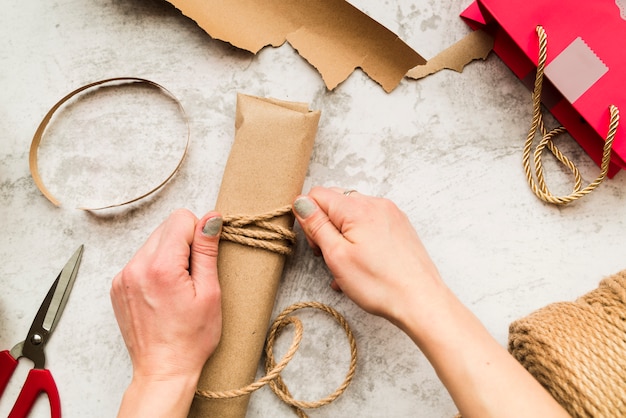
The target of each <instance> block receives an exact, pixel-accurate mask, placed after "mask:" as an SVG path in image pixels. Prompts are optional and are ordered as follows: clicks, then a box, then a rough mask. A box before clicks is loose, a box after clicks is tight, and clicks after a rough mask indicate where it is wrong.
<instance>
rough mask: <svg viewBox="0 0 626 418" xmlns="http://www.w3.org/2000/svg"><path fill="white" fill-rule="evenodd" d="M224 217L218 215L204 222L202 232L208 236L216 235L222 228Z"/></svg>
mask: <svg viewBox="0 0 626 418" xmlns="http://www.w3.org/2000/svg"><path fill="white" fill-rule="evenodd" d="M222 222H223V221H222V218H221V217H219V216H216V217H215V218H211V219H209V220H208V221H206V223H205V224H204V228H202V233H203V234H204V235H206V236H208V237H214V236H216V235H217V234H218V233H219V232H220V229H221V228H222Z"/></svg>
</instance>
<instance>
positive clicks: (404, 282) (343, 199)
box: [293, 187, 445, 324]
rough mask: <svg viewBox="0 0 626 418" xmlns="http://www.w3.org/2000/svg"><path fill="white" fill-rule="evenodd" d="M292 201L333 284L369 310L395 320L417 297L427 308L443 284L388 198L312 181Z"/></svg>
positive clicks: (415, 234)
mask: <svg viewBox="0 0 626 418" xmlns="http://www.w3.org/2000/svg"><path fill="white" fill-rule="evenodd" d="M293 206H294V212H295V214H296V218H297V219H298V222H299V223H300V225H301V226H302V229H303V230H304V233H305V234H306V237H307V240H308V242H309V244H310V245H311V247H312V248H313V249H314V251H315V252H316V253H317V254H319V255H323V257H324V261H325V262H326V264H327V265H328V267H329V269H330V271H331V273H332V274H333V276H334V281H333V283H332V284H331V286H332V287H333V288H334V289H336V290H341V291H343V292H344V293H345V294H346V295H347V296H348V297H349V298H350V299H352V300H353V301H354V302H355V303H356V304H357V305H359V306H360V307H361V308H363V309H364V310H366V311H367V312H369V313H372V314H375V315H379V316H382V317H385V318H387V319H389V320H390V321H391V322H393V323H396V324H398V322H399V321H400V320H401V319H402V317H403V316H404V314H405V313H406V310H407V309H411V308H410V307H411V306H413V309H414V305H415V302H416V298H417V299H419V300H420V301H421V303H423V304H424V305H422V307H423V308H424V309H427V308H428V305H429V303H430V302H431V301H432V299H431V296H432V294H433V292H439V291H442V290H444V289H445V285H444V284H443V282H442V281H441V279H440V276H439V273H438V271H437V268H436V267H435V265H434V264H433V262H432V261H431V260H430V257H429V256H428V254H427V252H426V249H425V248H424V246H423V245H422V243H421V241H420V239H419V237H418V235H417V233H416V232H415V229H414V228H413V226H412V225H411V223H410V222H409V220H408V218H407V216H406V215H405V214H404V213H403V212H402V211H401V210H400V209H398V207H397V206H396V205H395V204H394V203H393V202H391V201H390V200H387V199H382V198H376V197H370V196H365V195H362V194H360V193H358V192H352V193H349V194H348V195H345V194H344V191H343V190H342V189H339V188H323V187H315V188H313V189H312V190H311V191H310V192H309V194H308V195H302V196H299V197H298V198H297V199H296V200H295V202H294V205H293Z"/></svg>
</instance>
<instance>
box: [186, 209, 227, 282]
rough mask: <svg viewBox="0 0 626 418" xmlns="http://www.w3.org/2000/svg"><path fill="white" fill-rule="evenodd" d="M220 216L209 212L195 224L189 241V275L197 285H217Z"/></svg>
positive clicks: (220, 228) (220, 229)
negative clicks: (190, 241)
mask: <svg viewBox="0 0 626 418" xmlns="http://www.w3.org/2000/svg"><path fill="white" fill-rule="evenodd" d="M222 222H223V220H222V217H221V215H220V214H219V213H217V212H209V213H207V214H206V215H204V216H203V217H202V219H200V221H199V222H198V223H197V224H196V228H195V231H194V236H193V242H192V243H191V261H190V263H191V266H190V272H191V277H192V279H193V280H194V282H195V283H196V285H197V286H209V287H214V286H219V284H218V278H217V277H218V276H217V254H218V248H219V242H220V233H221V231H222Z"/></svg>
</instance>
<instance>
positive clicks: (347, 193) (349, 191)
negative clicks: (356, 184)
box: [343, 189, 356, 196]
mask: <svg viewBox="0 0 626 418" xmlns="http://www.w3.org/2000/svg"><path fill="white" fill-rule="evenodd" d="M354 192H356V190H354V189H351V190H346V191H345V192H343V195H344V196H350V193H354Z"/></svg>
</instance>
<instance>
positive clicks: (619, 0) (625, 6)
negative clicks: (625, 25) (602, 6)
mask: <svg viewBox="0 0 626 418" xmlns="http://www.w3.org/2000/svg"><path fill="white" fill-rule="evenodd" d="M615 4H617V7H619V15H620V16H621V17H622V19H624V20H626V1H625V0H615Z"/></svg>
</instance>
